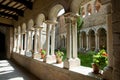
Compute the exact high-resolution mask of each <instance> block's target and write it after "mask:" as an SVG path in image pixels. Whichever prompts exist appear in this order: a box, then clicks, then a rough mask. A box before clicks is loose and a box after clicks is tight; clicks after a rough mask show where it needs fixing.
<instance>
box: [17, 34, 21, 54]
mask: <svg viewBox="0 0 120 80" xmlns="http://www.w3.org/2000/svg"><path fill="white" fill-rule="evenodd" d="M20 41H21V40H20V34H18V39H17V53H20V49H21V48H20Z"/></svg>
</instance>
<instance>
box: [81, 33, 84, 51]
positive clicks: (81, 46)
mask: <svg viewBox="0 0 120 80" xmlns="http://www.w3.org/2000/svg"><path fill="white" fill-rule="evenodd" d="M81 48H82V49H83V48H84V47H83V35H81Z"/></svg>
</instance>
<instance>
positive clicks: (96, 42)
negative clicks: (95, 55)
mask: <svg viewBox="0 0 120 80" xmlns="http://www.w3.org/2000/svg"><path fill="white" fill-rule="evenodd" d="M95 51H98V33H97V32H95Z"/></svg>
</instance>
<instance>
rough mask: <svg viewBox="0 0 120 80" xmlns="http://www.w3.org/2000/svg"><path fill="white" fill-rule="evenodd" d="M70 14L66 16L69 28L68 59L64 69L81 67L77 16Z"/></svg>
mask: <svg viewBox="0 0 120 80" xmlns="http://www.w3.org/2000/svg"><path fill="white" fill-rule="evenodd" d="M68 14H69V13H68ZM68 14H66V15H65V19H66V27H67V58H66V59H65V61H64V68H67V69H70V68H72V67H76V66H80V60H79V59H78V58H77V23H76V22H77V18H76V17H77V16H76V15H73V14H69V15H68Z"/></svg>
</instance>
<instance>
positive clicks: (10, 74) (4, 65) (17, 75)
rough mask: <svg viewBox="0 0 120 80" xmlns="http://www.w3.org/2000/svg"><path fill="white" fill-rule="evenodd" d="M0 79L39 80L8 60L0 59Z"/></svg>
mask: <svg viewBox="0 0 120 80" xmlns="http://www.w3.org/2000/svg"><path fill="white" fill-rule="evenodd" d="M0 80H39V79H38V78H36V77H35V76H33V75H32V74H30V73H29V72H28V71H26V70H25V69H23V68H22V67H20V66H18V65H16V64H14V63H13V62H11V61H9V60H0Z"/></svg>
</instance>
